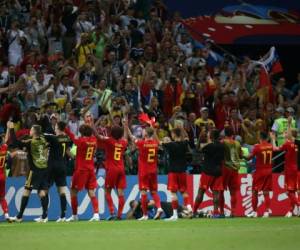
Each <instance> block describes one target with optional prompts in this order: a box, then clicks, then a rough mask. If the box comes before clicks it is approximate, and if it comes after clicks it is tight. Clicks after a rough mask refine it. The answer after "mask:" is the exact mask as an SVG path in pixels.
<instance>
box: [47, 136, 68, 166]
mask: <svg viewBox="0 0 300 250" xmlns="http://www.w3.org/2000/svg"><path fill="white" fill-rule="evenodd" d="M45 138H46V139H47V141H48V142H49V159H48V160H49V163H51V162H55V163H54V164H56V163H57V162H58V163H62V164H65V162H66V150H67V148H68V147H70V144H71V141H70V139H69V137H68V136H67V135H58V136H55V135H45Z"/></svg>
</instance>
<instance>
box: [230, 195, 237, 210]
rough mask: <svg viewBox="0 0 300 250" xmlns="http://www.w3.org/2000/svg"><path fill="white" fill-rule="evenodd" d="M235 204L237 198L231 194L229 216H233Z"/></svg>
mask: <svg viewBox="0 0 300 250" xmlns="http://www.w3.org/2000/svg"><path fill="white" fill-rule="evenodd" d="M236 203H237V197H236V192H235V191H234V192H232V193H231V214H232V215H235V210H236Z"/></svg>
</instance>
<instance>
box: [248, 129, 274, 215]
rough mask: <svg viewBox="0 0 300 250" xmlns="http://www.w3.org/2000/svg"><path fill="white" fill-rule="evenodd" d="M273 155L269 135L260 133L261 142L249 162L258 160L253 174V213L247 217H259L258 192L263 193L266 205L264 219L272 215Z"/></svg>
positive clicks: (254, 149) (249, 157) (250, 156)
mask: <svg viewBox="0 0 300 250" xmlns="http://www.w3.org/2000/svg"><path fill="white" fill-rule="evenodd" d="M272 155H273V145H272V144H271V143H269V142H268V134H267V133H265V132H260V142H259V144H256V145H255V146H254V148H253V150H252V153H251V155H249V156H248V157H246V158H247V160H250V159H252V158H254V157H255V158H256V170H255V172H254V173H253V183H252V208H253V212H252V213H250V214H248V215H247V217H253V218H256V217H257V203H258V192H261V191H262V192H263V195H264V198H265V204H266V210H265V212H264V215H263V217H265V218H266V217H269V215H270V203H271V200H270V192H271V191H272V190H273V188H272Z"/></svg>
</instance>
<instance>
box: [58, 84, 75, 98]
mask: <svg viewBox="0 0 300 250" xmlns="http://www.w3.org/2000/svg"><path fill="white" fill-rule="evenodd" d="M73 90H74V87H72V86H66V87H65V86H64V85H62V84H61V83H60V84H59V86H58V88H57V90H56V93H55V97H56V98H64V97H66V95H68V97H69V100H70V101H72V95H73V94H72V92H73Z"/></svg>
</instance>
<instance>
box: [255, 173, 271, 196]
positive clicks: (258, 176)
mask: <svg viewBox="0 0 300 250" xmlns="http://www.w3.org/2000/svg"><path fill="white" fill-rule="evenodd" d="M252 190H254V191H257V192H259V191H272V190H273V188H272V172H271V173H263V172H255V173H254V174H253V183H252Z"/></svg>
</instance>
